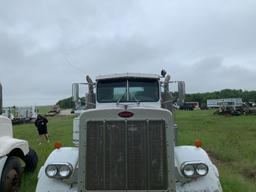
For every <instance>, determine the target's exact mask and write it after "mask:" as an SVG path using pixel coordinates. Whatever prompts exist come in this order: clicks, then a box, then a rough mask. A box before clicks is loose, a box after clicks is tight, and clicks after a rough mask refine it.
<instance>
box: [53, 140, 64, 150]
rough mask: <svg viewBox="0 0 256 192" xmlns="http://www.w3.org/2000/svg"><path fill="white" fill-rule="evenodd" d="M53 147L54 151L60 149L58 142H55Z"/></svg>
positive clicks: (60, 145)
mask: <svg viewBox="0 0 256 192" xmlns="http://www.w3.org/2000/svg"><path fill="white" fill-rule="evenodd" d="M54 147H55V149H60V148H61V147H62V143H61V142H60V141H55V143H54Z"/></svg>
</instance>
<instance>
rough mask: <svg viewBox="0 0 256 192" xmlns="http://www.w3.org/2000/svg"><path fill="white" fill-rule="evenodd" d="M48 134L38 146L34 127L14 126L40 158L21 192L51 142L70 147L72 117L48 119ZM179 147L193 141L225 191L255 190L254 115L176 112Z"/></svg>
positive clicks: (30, 186)
mask: <svg viewBox="0 0 256 192" xmlns="http://www.w3.org/2000/svg"><path fill="white" fill-rule="evenodd" d="M48 119H49V125H48V127H49V133H50V136H51V137H50V139H51V143H50V144H48V143H44V144H42V145H38V136H37V132H36V128H35V126H34V125H33V124H25V125H17V126H15V127H14V135H15V137H17V138H22V139H26V140H28V141H29V144H30V146H31V147H32V148H34V149H35V150H36V151H37V153H38V156H39V165H38V168H37V170H36V171H35V173H32V174H31V173H30V174H28V173H25V174H24V177H23V180H22V186H21V190H20V191H21V192H27V191H35V187H36V182H37V173H38V171H39V168H40V167H41V165H42V164H43V163H44V161H45V160H46V158H47V157H48V155H49V153H50V152H51V151H52V150H53V141H55V140H61V141H62V143H63V146H72V117H59V116H56V117H51V118H48ZM175 119H176V121H177V124H178V126H179V144H181V145H193V143H194V140H195V139H196V138H200V139H201V140H202V141H203V148H204V149H205V150H206V151H207V152H209V154H210V156H211V157H212V158H213V160H214V162H215V163H216V165H217V167H218V169H219V172H220V176H221V183H222V186H223V190H224V192H255V191H256V116H239V117H232V116H228V117H227V116H218V115H213V111H212V110H208V111H200V110H196V111H177V112H176V113H175Z"/></svg>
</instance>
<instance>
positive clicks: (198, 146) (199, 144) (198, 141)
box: [195, 139, 203, 148]
mask: <svg viewBox="0 0 256 192" xmlns="http://www.w3.org/2000/svg"><path fill="white" fill-rule="evenodd" d="M202 145H203V143H202V141H201V140H200V139H196V140H195V146H196V147H197V148H200V147H202Z"/></svg>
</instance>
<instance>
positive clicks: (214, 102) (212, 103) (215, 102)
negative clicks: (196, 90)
mask: <svg viewBox="0 0 256 192" xmlns="http://www.w3.org/2000/svg"><path fill="white" fill-rule="evenodd" d="M223 103H226V104H227V105H233V106H235V107H239V106H242V105H243V101H242V99H241V98H225V99H207V107H208V108H219V107H220V106H221V105H223Z"/></svg>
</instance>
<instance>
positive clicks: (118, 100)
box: [116, 89, 127, 105]
mask: <svg viewBox="0 0 256 192" xmlns="http://www.w3.org/2000/svg"><path fill="white" fill-rule="evenodd" d="M126 94H127V89H125V92H124V93H123V94H122V95H121V96H120V97H119V98H118V99H117V101H116V105H119V103H120V101H121V99H122V98H123V97H124V96H125V95H126Z"/></svg>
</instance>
